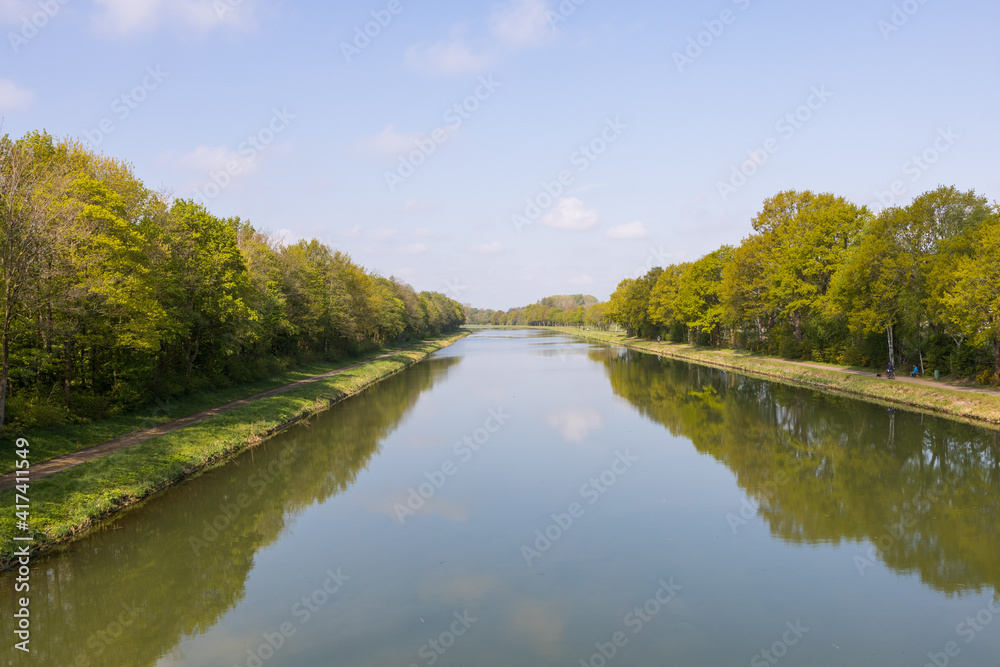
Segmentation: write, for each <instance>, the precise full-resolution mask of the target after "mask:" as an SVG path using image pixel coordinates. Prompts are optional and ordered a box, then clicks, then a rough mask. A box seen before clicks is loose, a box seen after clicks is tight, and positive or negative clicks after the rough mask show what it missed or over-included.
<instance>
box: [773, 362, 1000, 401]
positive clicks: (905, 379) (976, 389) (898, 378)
mask: <svg viewBox="0 0 1000 667" xmlns="http://www.w3.org/2000/svg"><path fill="white" fill-rule="evenodd" d="M755 358H760V359H767V360H768V361H776V362H780V363H783V364H795V365H796V366H806V367H808V368H817V369H819V370H821V371H836V372H838V373H848V374H850V375H864V376H867V377H872V376H873V375H875V374H874V373H871V372H868V371H855V370H851V369H849V368H837V367H836V366H824V365H823V364H812V363H809V362H808V361H786V360H784V359H772V358H770V357H755ZM895 382H905V383H907V384H922V385H924V386H925V387H934V388H936V389H948V390H950V391H962V392H966V393H969V394H988V395H990V396H1000V391H997V390H995V389H985V388H982V389H981V388H979V387H960V386H958V385H954V384H947V383H945V382H933V381H931V380H922V379H920V378H911V377H909V376H906V377H901V376H899V375H897V376H896V379H895Z"/></svg>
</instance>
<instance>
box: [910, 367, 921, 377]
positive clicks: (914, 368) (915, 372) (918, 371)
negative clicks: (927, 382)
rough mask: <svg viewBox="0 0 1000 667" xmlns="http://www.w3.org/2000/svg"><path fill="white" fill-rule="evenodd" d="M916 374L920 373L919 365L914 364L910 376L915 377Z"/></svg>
mask: <svg viewBox="0 0 1000 667" xmlns="http://www.w3.org/2000/svg"><path fill="white" fill-rule="evenodd" d="M918 375H920V367H919V366H914V367H913V372H912V373H910V377H911V378H915V377H917V376H918Z"/></svg>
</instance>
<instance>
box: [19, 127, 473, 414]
mask: <svg viewBox="0 0 1000 667" xmlns="http://www.w3.org/2000/svg"><path fill="white" fill-rule="evenodd" d="M0 281H2V283H0V316H2V320H0V355H2V366H0V426H2V425H3V424H4V422H5V421H6V422H7V423H8V424H10V423H12V422H13V423H16V424H17V425H19V426H23V427H30V426H41V425H47V424H51V423H58V422H60V421H66V420H73V419H88V418H99V417H103V416H106V415H113V414H119V413H122V412H124V411H127V410H130V409H133V408H135V407H137V406H139V405H142V404H144V403H148V402H150V401H152V400H155V399H157V398H167V397H170V396H176V395H179V394H182V393H185V392H189V391H192V390H198V389H203V388H208V387H218V386H228V385H231V384H234V383H239V382H245V381H248V380H252V379H256V378H261V377H266V376H269V375H273V374H275V373H277V372H279V371H281V370H283V369H286V368H288V367H290V366H293V365H296V364H299V363H302V362H304V361H307V360H315V359H321V358H322V359H328V360H334V359H338V358H342V357H345V356H350V355H354V354H357V353H360V352H364V351H368V350H373V349H377V348H378V347H380V346H384V345H387V344H393V343H400V342H405V341H410V340H418V339H422V338H426V337H430V336H435V335H438V334H440V333H443V332H447V331H452V330H455V329H457V328H458V327H459V326H461V325H462V324H463V323H464V320H465V312H464V309H463V307H462V306H461V305H460V304H459V303H457V302H456V301H454V300H452V299H449V298H448V297H446V296H445V295H443V294H440V293H433V292H420V293H417V292H416V291H415V290H414V289H413V288H412V287H411V286H409V285H407V284H405V283H403V282H402V281H400V280H397V279H395V278H385V277H383V276H381V275H379V274H378V273H376V272H373V271H369V270H366V269H365V268H363V267H361V266H359V265H357V264H355V263H354V262H353V261H352V260H351V258H350V256H349V255H347V254H345V253H343V252H341V251H338V250H334V249H333V248H330V247H329V246H327V245H325V244H323V243H321V242H319V241H316V240H312V241H299V242H298V243H295V244H291V245H289V244H285V243H283V242H281V241H280V240H278V239H276V238H275V237H273V236H272V235H269V234H268V233H266V232H264V231H261V230H258V229H255V228H254V227H253V226H252V225H251V224H250V222H249V221H247V220H243V219H241V218H239V217H234V218H220V217H218V216H215V215H213V214H212V213H211V212H210V211H208V210H207V209H206V208H205V207H204V206H202V205H201V204H198V203H196V202H194V201H191V200H185V199H172V198H171V197H168V196H166V195H165V194H163V193H157V192H154V191H153V190H150V189H149V188H147V187H146V186H145V185H144V184H143V183H142V182H141V181H140V180H139V179H138V178H137V177H136V176H135V174H134V173H133V168H132V166H131V165H130V164H128V163H127V162H124V161H122V160H118V159H115V158H111V157H107V156H104V155H101V154H97V153H95V152H93V151H92V150H90V149H89V148H87V147H86V146H84V145H82V144H81V143H79V142H77V141H74V140H57V139H55V138H53V137H52V136H51V135H49V134H47V133H44V132H31V133H29V134H27V135H25V136H24V137H23V138H21V139H18V140H12V139H10V137H9V136H7V135H3V136H2V138H0Z"/></svg>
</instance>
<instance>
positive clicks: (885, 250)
mask: <svg viewBox="0 0 1000 667" xmlns="http://www.w3.org/2000/svg"><path fill="white" fill-rule="evenodd" d="M753 229H754V233H753V234H751V235H750V236H749V237H747V238H746V239H744V240H743V242H742V244H741V245H740V246H739V247H731V246H724V247H722V248H720V249H719V250H716V251H715V252H712V253H710V254H708V255H706V256H704V257H702V258H701V259H699V260H697V261H694V262H688V263H683V264H676V265H671V266H667V267H665V268H659V267H658V268H654V269H653V270H651V271H650V272H649V273H647V274H646V275H645V276H644V277H642V278H638V279H634V280H632V279H630V280H624V281H622V282H621V283H620V284H619V285H618V289H617V291H616V292H615V293H614V294H613V295H612V297H611V300H610V304H609V306H608V309H607V311H606V313H605V316H606V318H607V319H608V320H610V321H614V322H617V323H619V324H620V325H621V326H622V327H624V328H625V329H626V330H627V331H628V333H629V334H630V335H633V336H640V337H643V338H655V337H657V336H661V337H664V338H666V339H669V340H672V341H675V342H688V343H692V344H697V345H703V346H714V347H722V346H730V347H734V348H738V349H745V350H750V351H753V352H762V353H767V354H773V355H779V356H782V357H785V358H789V359H808V360H814V361H820V362H830V363H837V364H847V365H859V366H867V367H873V368H878V367H882V368H884V367H885V365H886V363H887V362H888V361H889V360H892V361H893V362H894V363H895V364H896V365H897V366H902V365H903V364H904V363H905V364H906V365H907V367H910V366H921V367H922V368H925V369H926V370H927V371H928V372H929V371H931V370H940V371H942V372H943V373H946V374H952V375H960V376H966V377H969V376H976V377H978V378H979V379H980V381H982V382H984V383H989V382H992V383H998V382H1000V209H998V207H997V205H996V204H992V205H991V204H990V203H989V202H988V201H987V200H986V199H985V198H984V197H981V196H978V195H976V193H975V192H971V191H970V192H960V191H959V190H957V189H956V188H954V187H939V188H938V189H936V190H934V191H931V192H927V193H925V194H923V195H921V196H920V197H918V198H917V199H916V200H914V201H913V203H912V204H910V205H909V206H906V207H893V208H888V209H885V210H883V211H881V212H879V213H877V214H875V213H873V212H872V211H870V210H869V209H868V208H866V207H859V206H856V205H855V204H852V203H851V202H849V201H847V200H846V199H844V198H843V197H838V196H835V195H833V194H814V193H812V192H808V191H807V192H795V191H789V192H783V193H781V194H779V195H777V196H775V197H773V198H771V199H769V200H767V201H766V202H765V204H764V207H763V210H762V211H761V212H760V213H759V214H758V215H757V216H756V217H755V218H754V219H753Z"/></svg>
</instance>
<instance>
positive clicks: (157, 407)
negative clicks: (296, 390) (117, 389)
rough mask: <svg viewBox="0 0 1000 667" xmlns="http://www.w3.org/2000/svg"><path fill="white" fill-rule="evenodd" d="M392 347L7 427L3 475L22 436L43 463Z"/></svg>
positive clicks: (1, 446)
mask: <svg viewBox="0 0 1000 667" xmlns="http://www.w3.org/2000/svg"><path fill="white" fill-rule="evenodd" d="M392 351H393V349H392V348H389V349H384V350H379V351H376V352H371V353H369V354H366V355H362V356H359V357H354V358H350V359H342V360H339V361H317V362H312V363H308V364H304V365H302V366H299V367H297V368H294V369H291V370H288V371H285V372H284V373H280V374H278V375H275V376H272V377H269V378H266V379H262V380H257V381H255V382H250V383H246V384H240V385H236V386H233V387H226V388H220V389H213V390H207V391H199V392H192V393H191V394H188V395H185V396H180V397H178V398H174V399H171V400H170V401H166V402H161V403H159V404H151V405H147V406H144V407H143V408H141V409H139V410H137V411H135V412H133V413H130V414H128V415H123V416H120V417H111V418H108V419H100V420H94V421H92V422H90V423H87V424H61V425H59V426H52V427H49V428H44V429H25V430H20V431H16V432H7V433H4V434H3V436H2V437H0V475H2V474H6V473H9V472H11V471H13V470H14V461H15V458H14V457H15V454H14V441H15V439H16V438H25V439H27V440H28V441H29V442H30V443H31V461H32V463H41V462H42V461H47V460H49V459H53V458H56V457H57V456H62V455H64V454H71V453H73V452H78V451H80V450H82V449H87V448H88V447H93V446H95V445H99V444H101V443H104V442H107V441H109V440H114V439H115V438H119V437H121V436H124V435H128V434H130V433H135V432H136V431H143V430H145V429H148V428H152V427H154V426H158V425H160V424H163V423H166V422H169V421H173V420H174V419H179V418H181V417H187V416H188V415H193V414H195V413H197V412H201V411H202V410H207V409H209V408H214V407H216V406H219V405H225V404H226V403H229V402H231V401H236V400H239V399H241V398H246V397H248V396H253V395H255V394H259V393H262V392H265V391H269V390H271V389H277V388H278V387H284V386H285V385H288V384H291V383H293V382H297V381H298V380H304V379H306V378H310V377H313V376H316V375H322V374H324V373H329V372H330V371H335V370H337V369H338V368H343V367H345V366H350V365H352V364H356V363H358V362H361V361H365V360H367V359H371V358H373V357H377V356H379V355H382V354H386V353H387V352H392ZM8 431H10V429H8Z"/></svg>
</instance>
